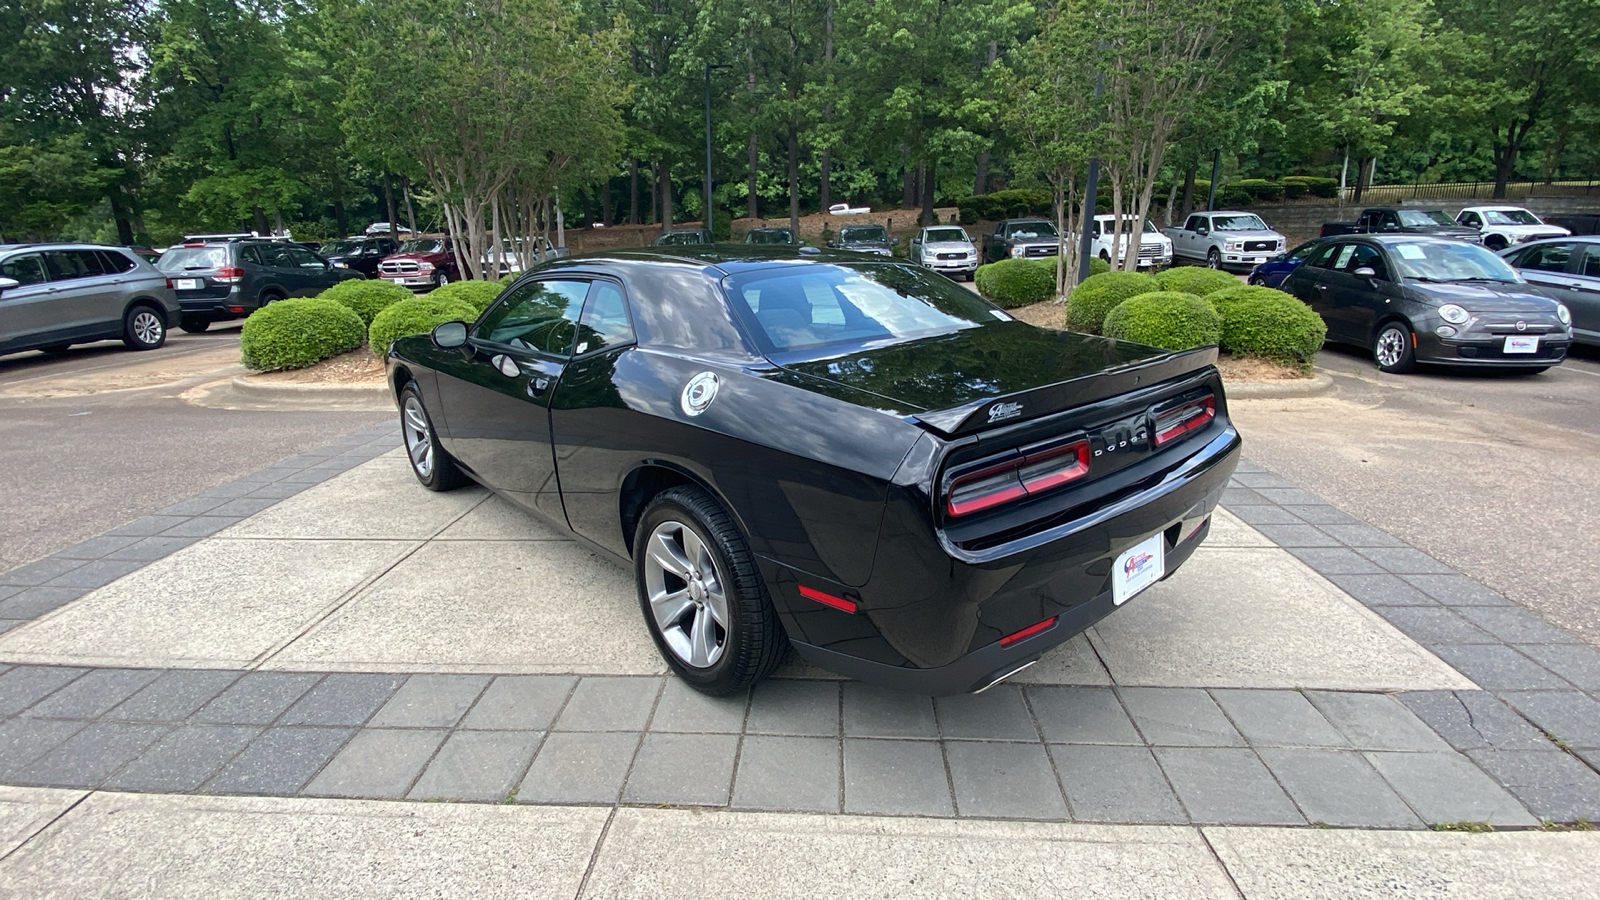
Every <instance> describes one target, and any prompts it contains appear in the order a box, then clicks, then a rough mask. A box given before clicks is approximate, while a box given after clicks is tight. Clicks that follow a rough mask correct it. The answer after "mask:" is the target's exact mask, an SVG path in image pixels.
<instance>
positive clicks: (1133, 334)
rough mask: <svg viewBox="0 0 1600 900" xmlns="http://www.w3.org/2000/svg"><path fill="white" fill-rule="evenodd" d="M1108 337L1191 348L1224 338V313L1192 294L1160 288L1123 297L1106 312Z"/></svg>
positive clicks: (1151, 344)
mask: <svg viewBox="0 0 1600 900" xmlns="http://www.w3.org/2000/svg"><path fill="white" fill-rule="evenodd" d="M1104 331H1105V334H1106V336H1107V337H1114V338H1121V339H1122V340H1125V341H1137V342H1139V343H1141V344H1148V345H1150V346H1152V347H1160V348H1161V349H1163V350H1188V349H1191V348H1193V347H1204V346H1206V345H1207V344H1215V343H1217V342H1218V341H1219V340H1221V338H1222V317H1221V316H1219V315H1217V311H1216V309H1215V308H1213V307H1212V305H1211V304H1210V303H1208V302H1206V301H1205V300H1203V299H1201V298H1200V297H1196V296H1195V295H1193V294H1184V293H1180V292H1178V291H1157V292H1155V293H1153V294H1140V295H1139V296H1137V297H1133V298H1130V299H1128V300H1124V301H1122V302H1121V303H1119V304H1117V306H1116V307H1115V308H1114V309H1112V310H1111V312H1109V313H1107V314H1106V321H1105V326H1104Z"/></svg>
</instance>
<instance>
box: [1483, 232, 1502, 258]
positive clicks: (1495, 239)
mask: <svg viewBox="0 0 1600 900" xmlns="http://www.w3.org/2000/svg"><path fill="white" fill-rule="evenodd" d="M1483 245H1484V246H1485V247H1488V248H1489V249H1490V250H1493V251H1494V252H1496V253H1499V252H1500V251H1501V250H1504V249H1505V248H1506V239H1505V238H1503V237H1501V236H1500V235H1498V234H1491V235H1489V236H1488V237H1486V238H1484V239H1483Z"/></svg>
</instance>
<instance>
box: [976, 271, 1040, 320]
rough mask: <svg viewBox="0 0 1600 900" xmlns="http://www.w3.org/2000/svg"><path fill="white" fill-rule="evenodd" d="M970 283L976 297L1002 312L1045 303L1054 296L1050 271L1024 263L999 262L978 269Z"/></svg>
mask: <svg viewBox="0 0 1600 900" xmlns="http://www.w3.org/2000/svg"><path fill="white" fill-rule="evenodd" d="M973 281H974V282H976V283H977V285H978V293H980V294H982V295H983V296H984V297H985V298H987V299H989V300H991V301H993V302H995V303H997V304H999V305H1000V306H1003V307H1005V308H1006V309H1014V308H1016V307H1018V306H1027V305H1028V304H1030V303H1038V302H1039V301H1041V300H1048V299H1050V298H1051V297H1052V296H1053V295H1054V294H1055V292H1056V276H1055V271H1054V269H1050V270H1046V269H1045V268H1044V267H1043V266H1041V265H1039V264H1038V263H1037V262H1034V261H1033V260H1027V259H1002V260H1000V261H999V262H992V263H989V264H988V265H986V266H979V267H978V272H977V274H976V275H974V276H973Z"/></svg>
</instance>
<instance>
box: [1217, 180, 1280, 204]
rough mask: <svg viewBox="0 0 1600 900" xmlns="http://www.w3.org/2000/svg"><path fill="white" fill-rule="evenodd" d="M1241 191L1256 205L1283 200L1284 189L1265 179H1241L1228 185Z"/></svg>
mask: <svg viewBox="0 0 1600 900" xmlns="http://www.w3.org/2000/svg"><path fill="white" fill-rule="evenodd" d="M1229 187H1231V188H1237V189H1238V190H1240V191H1243V192H1244V193H1245V194H1246V195H1247V196H1249V198H1250V199H1251V200H1252V201H1253V202H1256V203H1274V202H1277V201H1279V200H1282V199H1283V195H1284V187H1283V185H1281V184H1277V183H1275V182H1271V181H1268V180H1266V179H1265V178H1243V179H1240V180H1239V181H1235V182H1234V183H1233V184H1231V185H1229Z"/></svg>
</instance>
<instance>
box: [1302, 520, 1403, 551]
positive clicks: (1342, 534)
mask: <svg viewBox="0 0 1600 900" xmlns="http://www.w3.org/2000/svg"><path fill="white" fill-rule="evenodd" d="M1317 527H1318V528H1320V529H1322V532H1323V533H1324V534H1326V535H1327V536H1328V537H1331V538H1333V539H1334V540H1336V541H1338V542H1339V543H1341V544H1343V545H1345V546H1346V547H1403V546H1405V544H1404V543H1402V542H1401V541H1400V540H1399V539H1398V538H1395V537H1392V536H1390V535H1389V534H1388V533H1387V532H1384V531H1380V530H1379V529H1377V528H1373V527H1372V526H1371V525H1368V524H1366V523H1364V522H1348V523H1338V522H1329V523H1325V524H1322V525H1318V526H1317Z"/></svg>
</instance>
